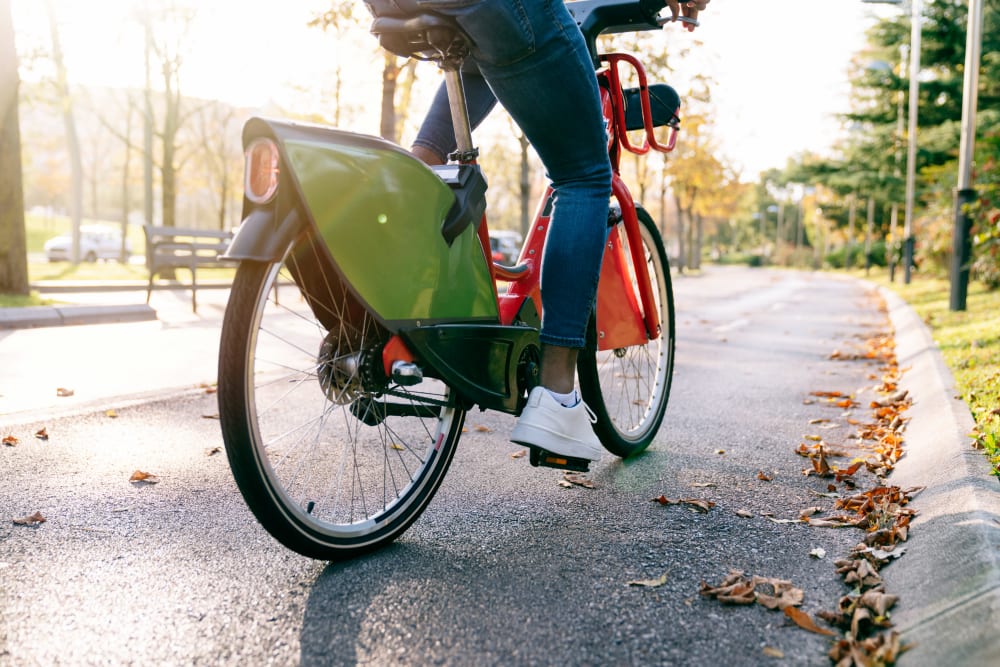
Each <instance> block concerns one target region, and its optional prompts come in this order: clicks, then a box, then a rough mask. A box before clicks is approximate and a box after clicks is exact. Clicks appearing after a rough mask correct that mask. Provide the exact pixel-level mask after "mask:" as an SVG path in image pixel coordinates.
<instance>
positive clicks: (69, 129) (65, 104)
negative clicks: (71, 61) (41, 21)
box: [45, 0, 83, 264]
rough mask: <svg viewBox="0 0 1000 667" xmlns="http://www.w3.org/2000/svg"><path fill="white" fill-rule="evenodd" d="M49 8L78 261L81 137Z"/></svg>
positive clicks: (47, 1)
mask: <svg viewBox="0 0 1000 667" xmlns="http://www.w3.org/2000/svg"><path fill="white" fill-rule="evenodd" d="M45 6H46V9H47V10H48V17H49V32H50V34H51V37H52V62H53V65H54V66H55V69H56V81H55V85H56V95H57V96H58V103H59V108H60V109H61V110H62V116H63V125H64V126H65V128H66V148H67V150H68V152H69V164H70V174H71V179H72V180H71V197H70V207H69V208H70V218H71V219H72V223H73V227H72V230H73V245H72V251H71V253H70V259H71V260H72V262H73V263H74V264H78V263H79V262H80V222H81V220H82V218H83V158H82V157H81V152H80V139H79V137H78V136H77V132H76V119H75V117H74V115H73V110H74V105H73V97H72V95H71V94H70V89H69V76H68V74H67V71H66V62H65V60H64V59H63V53H62V44H61V43H60V40H59V25H58V24H57V23H56V13H55V8H54V7H53V5H52V0H45Z"/></svg>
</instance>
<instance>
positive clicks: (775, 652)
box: [760, 646, 785, 658]
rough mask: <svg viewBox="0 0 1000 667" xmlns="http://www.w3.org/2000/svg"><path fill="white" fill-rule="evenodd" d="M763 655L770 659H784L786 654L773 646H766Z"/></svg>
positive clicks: (762, 650) (762, 651)
mask: <svg viewBox="0 0 1000 667" xmlns="http://www.w3.org/2000/svg"><path fill="white" fill-rule="evenodd" d="M760 652H761V653H763V654H764V655H766V656H767V657H769V658H784V657H785V654H784V653H782V652H781V650H780V649H776V648H774V647H773V646H765V647H764V648H762V649H761V650H760Z"/></svg>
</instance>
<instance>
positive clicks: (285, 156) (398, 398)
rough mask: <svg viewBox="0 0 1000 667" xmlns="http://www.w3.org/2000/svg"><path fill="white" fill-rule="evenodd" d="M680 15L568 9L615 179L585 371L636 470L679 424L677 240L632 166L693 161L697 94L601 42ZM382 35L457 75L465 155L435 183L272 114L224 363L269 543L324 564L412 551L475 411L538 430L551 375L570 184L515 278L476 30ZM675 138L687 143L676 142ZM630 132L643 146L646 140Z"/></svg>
mask: <svg viewBox="0 0 1000 667" xmlns="http://www.w3.org/2000/svg"><path fill="white" fill-rule="evenodd" d="M650 4H653V5H659V6H658V7H656V8H655V9H652V10H651V9H650V8H649V7H650ZM664 4H665V3H664V2H662V1H659V0H654V2H653V3H650V1H649V0H582V1H580V2H575V3H569V4H568V6H570V8H571V10H572V11H573V13H574V17H575V18H576V19H577V22H578V24H579V25H580V28H581V30H582V31H583V33H584V35H585V37H586V38H587V43H588V46H589V48H590V51H591V55H592V56H593V59H594V64H595V70H596V73H597V76H598V78H599V80H600V83H601V95H602V103H603V105H604V109H605V115H606V118H607V122H608V128H609V136H608V150H609V152H610V155H611V157H612V164H613V166H614V183H613V201H614V203H613V204H612V203H611V202H609V223H608V224H609V236H608V241H607V246H606V249H605V259H604V264H603V267H602V272H601V278H600V283H599V289H598V298H597V304H596V308H595V312H594V314H593V315H592V316H591V322H590V326H589V328H588V335H587V344H586V347H585V349H584V350H583V351H582V352H581V354H580V356H579V363H578V368H577V373H578V377H579V383H580V390H581V393H582V395H583V398H584V400H585V401H586V402H587V403H588V405H589V406H590V407H591V409H592V410H593V411H594V413H595V414H596V416H597V423H596V424H595V426H594V428H595V431H596V432H597V434H598V436H599V438H600V440H601V442H602V443H603V444H604V446H605V448H606V449H608V450H609V451H610V452H612V453H613V454H615V455H617V456H620V457H628V456H631V455H634V454H636V453H638V452H641V451H642V450H644V449H645V448H646V447H647V446H648V445H649V444H650V442H651V441H652V439H653V437H654V435H655V434H656V432H657V430H658V429H659V427H660V424H661V423H662V420H663V417H664V411H665V410H666V405H667V400H668V397H669V393H670V383H671V375H672V372H673V356H674V312H673V294H672V289H671V284H670V268H669V264H668V261H667V257H666V254H665V252H664V248H663V243H662V240H661V238H660V235H659V233H658V231H657V228H656V225H655V223H654V221H653V219H652V217H651V216H650V215H649V214H648V213H647V212H646V211H645V209H643V208H642V207H641V206H637V205H636V204H635V202H634V201H633V199H632V197H631V194H630V193H629V191H628V188H627V187H626V186H625V184H624V183H623V182H622V179H621V176H620V174H619V162H620V158H621V156H622V154H623V151H631V152H633V153H639V154H642V153H645V152H647V151H649V150H659V151H664V152H667V151H670V150H672V149H673V147H674V144H675V142H676V138H677V132H678V129H679V119H678V116H677V110H678V108H679V106H680V99H679V98H678V97H677V95H676V93H674V92H673V90H672V89H671V88H669V86H665V85H663V84H657V85H654V86H648V85H647V82H646V78H645V72H644V70H643V67H642V65H641V63H640V62H639V61H638V60H637V59H636V58H635V57H633V56H631V55H627V54H621V53H614V54H599V53H598V51H597V47H596V39H597V36H598V35H599V34H601V33H605V32H624V31H640V30H654V29H660V28H661V27H662V25H663V24H664V23H665V22H666V21H667V20H669V19H664V18H661V17H659V16H658V12H659V11H660V10H661V9H662V8H663V6H664ZM372 32H373V33H375V34H376V35H378V36H379V38H380V41H381V42H382V45H383V46H384V47H386V48H389V50H392V51H395V52H397V53H402V54H405V55H410V56H412V57H418V58H421V59H427V60H435V61H437V63H438V65H439V66H440V67H441V68H442V69H443V70H444V74H445V78H446V81H447V83H448V86H449V91H450V92H451V96H450V97H451V100H450V102H451V105H452V109H453V116H454V117H455V119H456V122H455V127H456V138H457V139H458V146H459V149H458V151H457V154H456V156H455V157H456V159H455V160H454V161H453V162H452V163H450V164H448V165H444V166H439V167H433V168H431V167H428V166H426V165H424V164H423V163H422V162H419V161H418V160H417V159H416V158H414V157H413V156H412V155H410V153H409V152H407V151H405V150H404V149H402V148H400V147H399V146H397V145H395V144H392V143H389V142H386V141H383V140H382V139H378V138H375V137H370V136H366V135H360V134H355V133H350V132H344V131H341V130H337V129H332V128H325V127H319V126H312V125H301V124H294V123H289V122H283V121H277V120H265V119H261V118H253V119H251V120H249V121H248V122H247V124H246V125H245V127H244V133H243V140H244V146H245V148H246V172H245V183H244V189H245V199H244V222H243V224H242V225H241V226H240V228H239V230H238V232H237V234H236V235H235V237H234V238H233V240H232V242H231V244H230V246H229V249H228V251H227V253H226V255H225V256H226V257H227V258H229V259H234V260H239V262H240V263H239V268H238V270H237V274H236V277H235V279H234V282H233V287H232V291H231V296H230V301H229V304H228V306H227V308H226V313H225V318H224V322H223V327H222V339H221V346H220V350H221V353H220V358H219V385H218V402H219V414H220V422H221V427H222V432H223V436H224V441H225V446H226V452H227V457H228V459H229V464H230V467H231V469H232V472H233V475H234V477H235V480H236V482H237V485H238V487H239V489H240V492H241V493H242V495H243V497H244V499H245V501H246V503H247V504H248V506H249V507H250V509H251V510H252V512H253V513H254V515H255V516H256V518H257V519H258V520H259V521H260V523H261V524H262V525H263V526H264V528H265V529H266V530H267V531H268V532H269V533H270V534H271V535H272V536H273V537H275V538H276V539H277V540H278V541H279V542H281V543H282V544H283V545H285V546H286V547H288V548H290V549H292V550H294V551H296V552H298V553H300V554H303V555H305V556H309V557H312V558H316V559H322V560H336V559H341V558H345V557H350V556H354V555H357V554H359V553H362V552H365V551H369V550H371V549H375V548H377V547H379V546H382V545H384V544H386V543H388V542H390V541H392V540H394V539H396V538H397V537H398V536H400V535H401V534H402V533H403V532H404V531H405V530H406V529H407V528H408V527H409V526H410V525H411V524H412V522H413V521H415V520H416V519H417V517H418V516H419V515H420V514H421V513H422V512H423V511H424V509H425V508H426V507H427V505H428V503H429V502H430V500H431V498H432V497H433V495H434V493H435V492H436V491H437V489H438V486H439V485H440V483H441V481H442V479H443V478H444V475H445V473H446V471H447V469H448V467H449V465H450V463H451V460H452V457H453V455H454V453H455V449H456V446H457V443H458V441H459V439H460V438H461V434H462V427H463V424H464V418H465V414H466V411H467V410H470V409H472V408H473V407H479V408H481V409H490V410H499V411H501V412H505V413H508V414H512V415H517V414H519V413H520V411H521V409H522V408H523V405H524V402H525V400H526V396H527V393H528V391H529V390H530V389H531V388H532V387H533V386H535V385H536V384H537V378H538V359H539V342H538V328H539V326H540V318H539V312H540V308H541V304H540V296H539V286H538V283H539V260H540V258H541V250H542V247H543V245H544V243H545V236H546V231H547V225H548V220H549V217H548V216H549V213H550V211H551V208H552V204H553V192H552V189H551V187H550V188H548V189H547V190H546V192H545V193H544V195H543V196H542V198H541V201H540V203H539V206H538V209H537V213H536V215H535V218H534V222H533V224H532V226H531V229H530V232H529V234H528V235H527V237H526V238H525V240H524V245H523V247H522V249H521V253H520V256H519V258H518V261H517V263H516V264H515V265H514V266H506V265H501V264H497V263H494V262H493V261H492V260H491V259H490V245H489V237H488V228H487V222H486V218H485V215H484V209H485V180H484V178H483V176H482V173H481V171H480V169H479V167H478V166H477V165H476V164H475V155H476V151H475V149H474V148H473V146H472V138H471V131H470V128H469V126H468V117H467V114H465V113H464V110H465V102H464V90H463V88H462V80H461V74H460V63H461V61H462V58H463V57H464V54H465V53H466V51H467V48H468V47H467V43H466V42H465V40H464V38H463V36H462V34H461V31H460V30H459V29H458V28H457V26H456V25H455V24H453V23H452V22H451V21H449V20H447V19H445V18H443V17H441V16H439V15H435V14H433V13H419V14H416V15H400V16H389V17H381V16H380V17H379V18H377V19H376V20H375V22H374V24H373V27H372ZM622 66H628V67H631V68H632V69H633V70H634V71H635V73H636V76H637V78H638V82H639V86H638V88H632V89H623V87H622V78H621V75H620V68H621V67H622ZM656 127H666V128H667V129H666V130H662V131H660V132H663V131H665V132H667V139H666V141H665V142H664V143H660V142H659V141H658V140H657V137H656V132H654V129H655V128H656ZM630 131H641V132H643V135H644V139H643V141H642V144H641V145H635V144H633V143H632V141H631V140H630V138H629V132H630ZM397 225H405V226H406V229H407V233H406V234H399V233H396V232H395V230H396V226H397ZM498 283H507V284H508V288H507V289H506V291H501V290H499V289H498ZM530 462H531V464H532V465H536V466H538V465H541V466H551V467H557V468H563V469H571V470H572V469H576V470H586V469H587V461H585V460H574V459H569V460H567V459H565V458H561V457H557V456H553V455H551V454H549V455H548V456H546V455H545V454H544V453H543V454H539V452H538V450H535V449H532V450H531V456H530Z"/></svg>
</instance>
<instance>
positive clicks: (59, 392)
mask: <svg viewBox="0 0 1000 667" xmlns="http://www.w3.org/2000/svg"><path fill="white" fill-rule="evenodd" d="M74 393H75V392H74V391H73V390H72V389H67V388H65V387H57V388H56V396H72V395H73V394H74Z"/></svg>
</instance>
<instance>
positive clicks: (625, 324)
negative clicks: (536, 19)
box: [480, 53, 677, 350]
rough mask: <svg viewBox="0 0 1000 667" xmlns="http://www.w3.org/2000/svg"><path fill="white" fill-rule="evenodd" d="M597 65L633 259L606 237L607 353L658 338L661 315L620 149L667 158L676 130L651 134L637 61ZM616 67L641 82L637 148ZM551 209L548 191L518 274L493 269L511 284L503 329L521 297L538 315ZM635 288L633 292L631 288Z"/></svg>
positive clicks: (603, 329)
mask: <svg viewBox="0 0 1000 667" xmlns="http://www.w3.org/2000/svg"><path fill="white" fill-rule="evenodd" d="M601 60H602V61H603V62H606V63H608V67H604V68H602V69H600V70H598V72H597V77H598V82H599V84H600V90H601V103H602V106H603V109H604V117H605V121H606V123H607V127H608V134H609V137H608V155H609V157H610V158H611V167H612V172H613V175H612V182H611V190H612V194H613V195H614V197H615V199H616V200H617V202H618V205H619V207H620V209H621V215H622V221H623V227H624V230H625V234H626V239H627V241H628V247H629V252H630V254H631V257H627V256H626V252H625V249H624V247H623V246H622V242H621V239H620V237H619V235H618V234H616V233H612V234H611V235H610V236H609V238H608V242H607V246H606V248H605V252H604V261H603V263H602V265H601V278H600V282H599V283H598V296H597V326H598V341H597V343H598V349H601V350H608V349H615V348H622V347H629V346H632V345H643V344H645V343H646V342H648V341H649V340H651V339H653V338H656V337H658V336H659V335H660V323H659V315H658V313H657V311H656V301H655V295H654V294H653V288H652V285H651V283H650V280H649V274H648V273H647V272H646V271H644V270H639V267H645V266H646V258H645V256H644V253H643V249H642V247H643V246H642V238H641V236H640V232H639V219H638V217H637V216H636V212H635V202H634V201H633V199H632V195H631V193H630V192H629V190H628V187H627V186H626V185H625V182H624V181H623V180H622V177H621V170H620V162H621V154H622V151H621V149H622V148H624V149H625V150H627V151H629V152H631V153H635V154H637V155H642V154H645V153H647V152H648V151H649V150H650V149H653V150H657V151H660V152H663V153H667V152H670V151H672V150H673V149H674V146H675V145H676V141H677V131H676V127H674V126H671V129H670V136H669V140H668V141H667V144H666V145H663V144H661V143H659V142H658V141H657V139H656V137H655V135H654V132H653V120H652V111H651V107H650V100H649V91H648V88H647V83H646V72H645V70H644V69H643V66H642V64H641V63H640V62H639V61H638V60H637V59H636V58H634V57H633V56H630V55H627V54H623V53H614V54H606V55H602V56H601ZM620 63H625V64H627V65H629V66H631V67H632V68H633V69H634V71H635V72H636V75H637V79H638V82H639V90H640V100H641V105H642V117H643V120H644V124H645V141H644V143H643V145H642V146H635V145H634V144H633V143H632V142H631V141H630V139H629V136H628V131H627V129H626V125H625V109H624V102H623V94H622V84H621V77H620V75H619V64H620ZM552 205H553V191H552V188H551V187H549V188H547V189H546V192H545V195H544V196H543V197H542V200H541V205H540V206H539V208H538V211H537V212H536V213H535V218H534V223H533V224H532V226H531V229H530V230H529V232H528V236H527V238H526V239H525V243H524V247H523V248H522V249H521V255H520V257H519V258H518V268H519V269H520V271H518V272H508V271H507V270H505V269H504V268H503V267H496V266H494V278H495V279H498V280H504V281H510V282H511V285H510V287H509V289H508V291H507V292H506V294H502V295H499V296H498V299H499V302H500V321H501V323H503V324H511V323H513V321H514V318H515V317H516V316H517V314H518V313H519V312H520V308H521V304H522V303H523V301H524V299H525V298H531V299H532V300H533V301H534V302H535V306H536V308H537V309H538V312H539V313H540V312H542V307H541V294H540V288H539V277H540V268H541V260H542V251H543V249H544V245H545V237H546V235H547V232H548V228H549V221H550V216H551V213H552ZM484 230H485V219H484V221H483V225H482V226H481V228H480V237H481V238H482V237H483V236H484V234H483V231H484ZM488 248H489V245H488V243H487V244H486V245H485V246H484V249H485V250H486V251H487V256H488ZM629 260H631V266H632V267H635V270H631V269H630V263H629ZM633 281H634V283H633ZM633 284H634V285H635V288H633ZM636 291H638V294H636Z"/></svg>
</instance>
